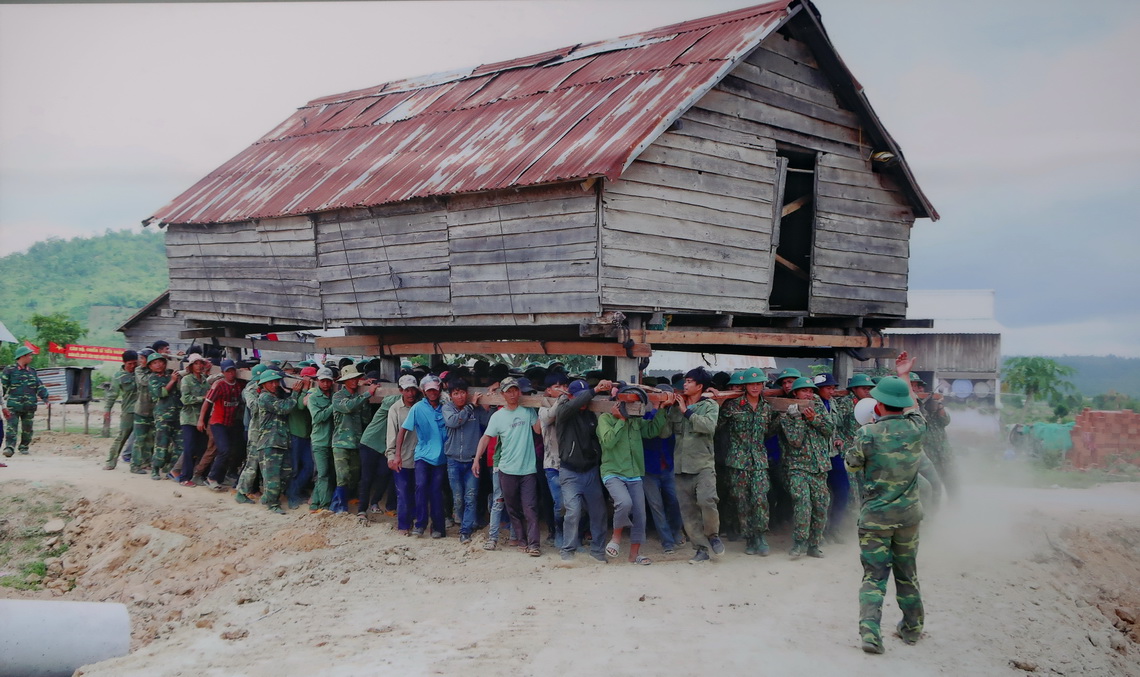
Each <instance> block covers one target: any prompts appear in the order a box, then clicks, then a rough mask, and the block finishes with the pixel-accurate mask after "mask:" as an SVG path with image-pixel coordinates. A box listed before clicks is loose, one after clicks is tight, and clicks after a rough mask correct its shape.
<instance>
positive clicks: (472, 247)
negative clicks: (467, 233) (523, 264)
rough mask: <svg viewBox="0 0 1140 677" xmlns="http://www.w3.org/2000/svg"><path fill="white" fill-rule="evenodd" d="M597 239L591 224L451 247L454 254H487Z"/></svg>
mask: <svg viewBox="0 0 1140 677" xmlns="http://www.w3.org/2000/svg"><path fill="white" fill-rule="evenodd" d="M597 237H598V231H597V226H596V225H594V224H593V223H591V224H590V225H588V226H585V227H581V226H576V227H573V228H567V229H565V230H536V231H526V232H520V233H515V234H510V235H499V234H495V235H489V236H487V237H472V238H465V239H457V240H451V242H450V243H449V247H450V251H451V253H452V254H455V253H458V252H486V251H497V250H504V249H534V248H550V247H559V246H562V245H570V244H582V243H586V242H594V241H596V240H597Z"/></svg>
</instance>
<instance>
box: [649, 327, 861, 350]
mask: <svg viewBox="0 0 1140 677" xmlns="http://www.w3.org/2000/svg"><path fill="white" fill-rule="evenodd" d="M637 337H638V338H640V339H641V340H643V341H645V342H647V343H649V344H651V345H668V344H685V345H722V346H744V345H747V346H773V347H780V346H797V347H818V348H861V347H869V348H879V347H882V345H883V341H882V339H881V338H879V337H872V338H871V339H870V341H869V342H868V339H867V338H866V337H865V336H838V335H831V334H791V333H788V334H784V333H762V332H751V331H671V330H665V331H654V330H644V331H640V332H637Z"/></svg>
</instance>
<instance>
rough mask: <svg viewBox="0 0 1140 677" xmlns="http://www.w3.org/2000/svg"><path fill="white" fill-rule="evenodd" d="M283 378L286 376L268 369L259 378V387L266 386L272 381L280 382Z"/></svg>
mask: <svg viewBox="0 0 1140 677" xmlns="http://www.w3.org/2000/svg"><path fill="white" fill-rule="evenodd" d="M282 378H284V376H283V375H282V374H281V372H279V371H277V370H276V369H266V370H265V371H263V372H261V375H260V376H258V377H257V385H259V386H261V385H265V384H266V383H269V382H270V381H280V380H281V379H282Z"/></svg>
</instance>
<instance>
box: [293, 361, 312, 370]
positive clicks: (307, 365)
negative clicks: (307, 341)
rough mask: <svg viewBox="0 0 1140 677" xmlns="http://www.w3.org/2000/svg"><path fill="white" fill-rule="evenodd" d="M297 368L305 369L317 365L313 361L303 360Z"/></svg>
mask: <svg viewBox="0 0 1140 677" xmlns="http://www.w3.org/2000/svg"><path fill="white" fill-rule="evenodd" d="M297 366H298V367H300V368H302V369H304V368H305V367H315V366H316V365H315V364H314V363H313V361H312V360H301V361H300V362H298V363H297Z"/></svg>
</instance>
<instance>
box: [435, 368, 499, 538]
mask: <svg viewBox="0 0 1140 677" xmlns="http://www.w3.org/2000/svg"><path fill="white" fill-rule="evenodd" d="M449 392H450V394H451V399H450V400H449V401H447V402H444V403H443V425H444V426H445V427H446V428H447V439H446V440H444V443H443V453H444V454H446V455H447V478H448V480H449V481H450V482H451V495H452V497H453V498H454V501H455V508H454V514H455V516H456V519H457V520H458V521H459V542H460V543H467V542H469V541H470V540H471V532H472V531H474V530H475V498H476V496H477V495H478V492H479V478H478V477H475V475H474V474H473V473H472V472H471V462H472V461H473V460H475V451H476V450H477V449H478V448H479V438H480V437H482V436H483V429H484V428H486V427H487V420H488V419H489V418H490V417H491V412H490V411H489V410H488V409H486V408H484V407H480V406H479V395H477V394H476V395H474V396H471V397H468V392H467V382H466V381H464V380H463V379H455V380H454V381H452V382H451V390H450V391H449Z"/></svg>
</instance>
